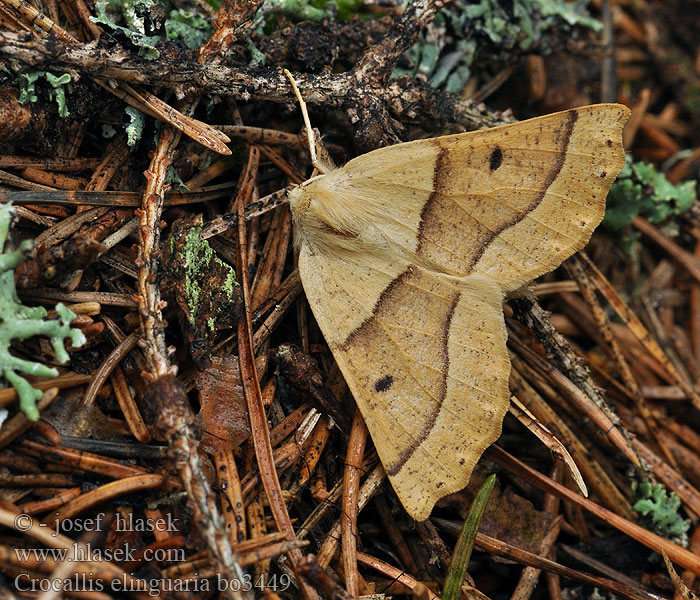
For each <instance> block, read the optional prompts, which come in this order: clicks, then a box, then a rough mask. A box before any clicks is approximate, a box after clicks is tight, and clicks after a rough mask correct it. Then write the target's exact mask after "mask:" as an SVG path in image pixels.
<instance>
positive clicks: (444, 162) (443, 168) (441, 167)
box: [416, 143, 450, 254]
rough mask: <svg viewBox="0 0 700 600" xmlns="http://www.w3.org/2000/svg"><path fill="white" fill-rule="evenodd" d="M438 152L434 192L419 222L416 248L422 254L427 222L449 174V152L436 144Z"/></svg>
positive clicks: (434, 172) (425, 205)
mask: <svg viewBox="0 0 700 600" xmlns="http://www.w3.org/2000/svg"><path fill="white" fill-rule="evenodd" d="M434 146H435V148H436V149H437V151H438V155H437V158H436V159H435V166H434V167H433V191H432V192H431V193H430V196H429V197H428V200H427V201H426V203H425V204H424V205H423V208H422V209H421V211H420V221H418V245H417V246H416V253H417V254H420V253H421V250H422V249H423V243H424V241H425V234H424V230H425V225H424V223H425V221H426V219H427V218H428V215H429V214H430V211H431V210H432V208H433V206H434V204H435V202H436V201H437V200H438V199H439V198H440V190H442V188H443V183H442V178H443V177H444V176H445V175H446V174H447V173H448V168H447V167H448V165H449V162H450V160H449V152H448V150H447V149H446V148H444V147H443V146H442V145H441V144H439V143H436V144H434Z"/></svg>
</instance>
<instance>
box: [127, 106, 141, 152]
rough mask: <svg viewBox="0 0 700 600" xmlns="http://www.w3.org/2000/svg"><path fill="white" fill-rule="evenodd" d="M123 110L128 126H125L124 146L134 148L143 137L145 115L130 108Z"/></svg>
mask: <svg viewBox="0 0 700 600" xmlns="http://www.w3.org/2000/svg"><path fill="white" fill-rule="evenodd" d="M124 110H125V111H126V114H127V115H128V117H129V124H128V125H127V126H126V144H127V145H128V146H135V145H136V144H137V143H138V141H139V140H140V139H141V136H142V135H143V128H144V127H145V126H146V115H144V114H143V113H142V112H141V111H140V110H137V109H135V108H132V107H131V106H127V107H126V108H125V109H124Z"/></svg>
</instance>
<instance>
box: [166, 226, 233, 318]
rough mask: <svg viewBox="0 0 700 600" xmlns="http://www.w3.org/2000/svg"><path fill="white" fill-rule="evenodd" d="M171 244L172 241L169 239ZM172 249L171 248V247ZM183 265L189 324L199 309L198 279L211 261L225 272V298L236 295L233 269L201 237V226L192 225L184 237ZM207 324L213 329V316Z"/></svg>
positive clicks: (208, 267) (199, 289)
mask: <svg viewBox="0 0 700 600" xmlns="http://www.w3.org/2000/svg"><path fill="white" fill-rule="evenodd" d="M171 244H172V241H171ZM171 251H172V248H171ZM184 254H185V256H184V266H185V294H186V296H187V308H188V312H189V321H190V324H191V325H195V320H196V316H197V314H198V312H199V310H200V306H201V303H200V296H201V295H202V288H201V287H200V284H199V280H200V279H201V277H202V275H201V274H202V272H205V270H208V269H211V265H212V263H215V264H216V265H218V267H219V268H220V269H223V271H224V272H225V273H226V277H225V279H224V282H223V285H222V286H221V289H222V290H223V292H224V294H225V296H226V299H227V300H230V301H231V300H233V299H234V298H235V295H236V288H237V286H238V282H237V281H236V273H235V271H234V270H233V269H232V268H231V267H230V266H229V265H227V264H226V263H225V262H223V261H222V260H221V259H220V258H219V257H218V256H216V253H215V252H214V250H213V249H212V247H211V246H210V245H209V243H208V242H207V241H206V240H205V239H204V238H203V237H202V228H201V226H200V227H192V228H191V229H190V230H189V231H188V232H187V236H186V237H185V251H184ZM207 326H208V327H209V329H210V331H214V328H215V317H210V318H208V319H207Z"/></svg>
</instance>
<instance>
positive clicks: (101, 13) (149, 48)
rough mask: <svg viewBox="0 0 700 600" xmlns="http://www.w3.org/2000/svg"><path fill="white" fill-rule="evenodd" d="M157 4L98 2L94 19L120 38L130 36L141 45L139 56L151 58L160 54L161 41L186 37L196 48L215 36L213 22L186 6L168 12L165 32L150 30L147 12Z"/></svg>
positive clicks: (146, 0)
mask: <svg viewBox="0 0 700 600" xmlns="http://www.w3.org/2000/svg"><path fill="white" fill-rule="evenodd" d="M154 4H155V3H154V2H153V0H108V1H106V2H105V1H103V2H97V3H96V4H95V9H96V11H97V16H95V17H90V20H91V21H93V22H94V23H97V24H98V25H101V26H102V28H103V29H104V30H105V32H106V33H107V34H108V35H110V36H111V37H113V38H115V39H117V41H120V40H119V38H120V37H121V38H123V39H126V40H128V41H129V42H130V43H131V44H133V45H134V46H135V47H136V48H138V53H139V56H141V57H143V58H145V59H148V60H153V59H156V58H158V56H159V55H160V52H159V51H158V49H157V47H156V46H157V45H158V43H159V42H164V41H166V40H182V42H183V43H184V44H185V45H186V46H187V47H188V48H189V49H190V50H195V49H197V48H199V47H200V46H201V45H202V44H203V43H204V42H206V41H207V40H208V39H209V37H210V36H211V31H212V28H211V25H210V24H209V22H208V21H207V20H206V19H205V18H204V17H203V16H201V15H199V14H197V13H195V12H190V11H186V10H183V9H182V8H177V9H173V10H171V11H170V12H169V13H168V16H167V17H166V18H165V23H164V27H163V30H162V31H163V32H164V35H161V34H159V33H153V32H150V31H146V23H145V20H144V17H143V14H144V12H145V11H148V10H149V9H150V8H151V7H152V6H153V5H154ZM120 23H123V25H121V24H120Z"/></svg>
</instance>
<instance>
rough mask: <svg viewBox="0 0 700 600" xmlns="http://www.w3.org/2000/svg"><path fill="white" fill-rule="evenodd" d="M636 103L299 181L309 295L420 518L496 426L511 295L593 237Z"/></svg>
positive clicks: (296, 207) (293, 201)
mask: <svg viewBox="0 0 700 600" xmlns="http://www.w3.org/2000/svg"><path fill="white" fill-rule="evenodd" d="M302 108H304V106H303V105H302ZM628 117H629V110H628V109H627V108H626V107H624V106H621V105H619V104H597V105H593V106H584V107H582V108H576V109H572V110H567V111H564V112H559V113H554V114H551V115H547V116H544V117H539V118H536V119H531V120H528V121H522V122H520V123H515V124H513V125H505V126H503V127H496V128H494V129H488V130H484V131H475V132H471V133H461V134H457V135H447V136H444V137H438V138H434V139H426V140H419V141H414V142H408V143H405V144H397V145H395V146H390V147H387V148H380V149H378V150H374V151H373V152H369V153H367V154H363V155H362V156H358V157H357V158H354V159H352V160H351V161H350V162H348V163H347V164H346V165H345V166H343V167H340V168H334V169H328V170H327V172H326V173H325V174H322V175H319V176H317V177H314V178H312V179H310V180H309V181H307V182H305V183H303V184H301V185H300V186H298V187H296V188H294V189H293V190H292V191H291V192H290V193H289V202H290V206H291V209H292V215H293V217H294V222H295V224H296V243H297V245H298V248H299V272H300V275H301V280H302V283H303V285H304V290H305V292H306V296H307V298H308V301H309V304H310V305H311V309H312V311H313V313H314V316H315V317H316V320H317V321H318V324H319V326H320V328H321V331H322V332H323V335H324V336H325V338H326V341H327V342H328V345H329V347H330V349H331V351H332V352H333V356H334V357H335V359H336V361H337V362H338V365H339V367H340V369H341V371H342V373H343V375H344V376H345V379H346V381H347V383H348V386H349V387H350V390H351V391H352V394H353V396H354V397H355V400H356V402H357V406H358V407H359V408H360V411H361V412H362V415H363V417H364V419H365V422H366V423H367V428H368V429H369V432H370V434H371V436H372V440H373V441H374V445H375V447H376V449H377V453H378V454H379V457H380V459H381V461H382V464H383V465H384V468H385V470H386V473H387V475H388V476H389V480H390V481H391V483H392V485H393V487H394V489H395V490H396V493H397V495H398V497H399V499H400V500H401V502H402V504H403V505H404V507H405V508H406V510H407V511H408V513H409V514H410V515H411V516H412V517H413V518H415V519H417V520H423V519H425V518H427V517H428V515H429V514H430V511H431V509H432V507H433V505H434V504H435V502H437V501H438V500H439V499H440V498H442V497H443V496H446V495H447V494H450V493H453V492H456V491H457V490H460V489H461V488H463V487H464V486H465V485H466V484H467V483H468V481H469V477H470V475H471V472H472V469H473V468H474V465H475V464H476V462H477V460H478V459H479V457H480V456H481V454H482V453H483V451H484V450H485V449H486V447H487V446H489V445H490V444H491V443H492V442H494V441H495V440H496V439H497V438H498V436H499V435H500V432H501V423H502V421H503V418H504V415H505V413H506V410H507V409H508V403H509V391H508V377H509V373H510V361H509V359H508V353H507V351H506V328H505V323H504V318H503V310H502V303H503V299H504V296H505V295H506V294H508V293H510V292H514V291H515V290H518V289H519V288H521V287H522V286H523V285H525V284H527V283H528V282H530V281H531V280H532V279H534V278H535V277H538V276H540V275H542V274H544V273H548V272H549V271H552V270H553V269H555V268H556V267H557V266H558V265H560V264H561V263H562V261H563V260H565V259H566V258H567V257H569V256H570V255H571V254H573V253H574V252H576V251H577V250H580V249H581V248H583V246H584V245H585V244H586V243H587V241H588V239H589V238H590V236H591V233H592V232H593V230H594V229H595V228H596V227H597V225H598V224H599V223H600V221H601V220H602V218H603V215H604V212H605V197H606V194H607V192H608V189H609V188H610V185H611V183H612V181H613V180H614V179H615V177H616V176H617V174H618V173H619V171H620V169H621V168H622V166H623V164H624V151H623V148H622V128H623V126H624V124H625V122H626V121H627V119H628Z"/></svg>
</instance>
